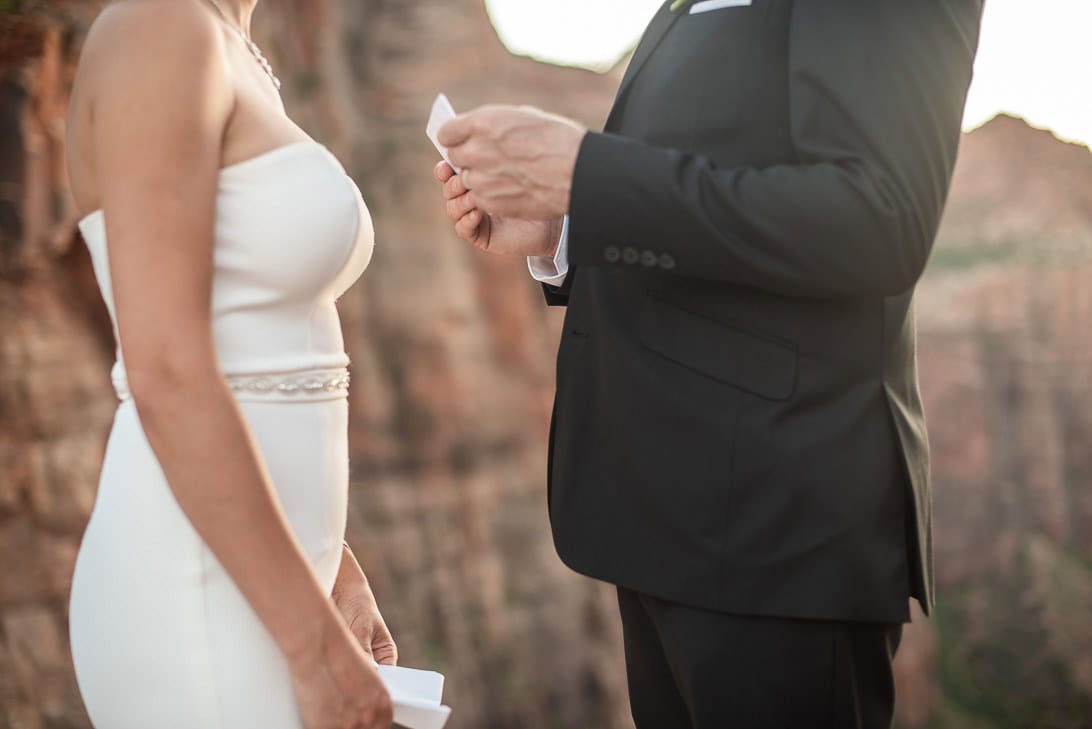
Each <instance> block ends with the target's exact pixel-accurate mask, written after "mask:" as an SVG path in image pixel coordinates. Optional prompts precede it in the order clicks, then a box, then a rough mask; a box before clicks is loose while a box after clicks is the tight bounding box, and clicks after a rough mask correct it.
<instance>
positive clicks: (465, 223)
mask: <svg viewBox="0 0 1092 729" xmlns="http://www.w3.org/2000/svg"><path fill="white" fill-rule="evenodd" d="M433 174H434V175H435V176H436V179H437V180H438V181H439V182H440V184H442V185H443V189H444V199H445V200H446V201H447V216H448V218H450V219H451V221H452V222H453V223H454V224H455V234H456V235H458V236H459V237H460V238H462V239H463V240H465V241H467V242H468V243H470V244H471V245H473V246H475V247H477V248H480V249H482V250H483V251H490V252H491V253H508V254H513V255H520V256H545V257H547V258H552V257H553V255H554V254H555V253H556V252H557V245H558V243H559V242H560V240H561V229H562V219H561V218H554V219H552V220H519V219H517V218H501V217H495V216H492V215H489V214H488V213H485V212H482V210H481V209H480V208H479V207H478V205H477V201H476V199H475V196H474V193H472V192H470V191H469V190H467V189H466V185H465V184H464V183H463V180H462V177H460V176H459V175H456V174H455V171H454V170H453V169H451V165H449V164H448V163H447V162H441V163H440V164H438V165H436V168H435V169H434V170H433Z"/></svg>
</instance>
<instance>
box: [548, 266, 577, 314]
mask: <svg viewBox="0 0 1092 729" xmlns="http://www.w3.org/2000/svg"><path fill="white" fill-rule="evenodd" d="M575 280H576V268H575V267H572V268H570V269H569V275H568V276H566V277H565V283H563V284H561V285H560V286H551V285H550V284H547V283H544V284H542V293H543V294H545V296H546V305H547V306H568V305H569V292H570V291H571V290H572V287H573V281H575Z"/></svg>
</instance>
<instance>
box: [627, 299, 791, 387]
mask: <svg viewBox="0 0 1092 729" xmlns="http://www.w3.org/2000/svg"><path fill="white" fill-rule="evenodd" d="M640 328H641V339H642V341H643V342H644V344H645V346H646V347H648V348H649V349H651V350H652V351H654V352H657V353H659V354H661V355H663V356H664V357H667V358H668V359H670V360H673V361H675V362H677V363H679V364H681V365H684V366H686V367H688V368H690V369H692V370H695V371H696V372H700V373H701V374H703V375H705V376H707V377H711V378H712V379H714V380H718V381H720V382H724V383H727V384H729V385H733V386H735V387H738V388H740V389H743V390H747V391H748V392H752V393H754V394H756V395H761V396H762V397H765V398H768V399H771V400H787V399H788V398H789V396H790V395H792V393H793V390H795V389H796V371H797V361H798V355H797V352H796V350H795V349H793V348H792V347H791V346H789V345H788V344H785V343H782V342H779V341H776V340H774V339H770V338H767V337H764V336H762V335H758V334H752V333H750V332H746V331H743V330H742V329H737V328H736V327H733V326H731V325H729V324H724V323H722V322H719V321H716V320H714V319H710V318H708V317H705V316H702V315H701V314H695V313H691V312H689V311H686V310H684V309H680V308H678V307H677V306H674V305H672V304H668V303H667V302H665V301H660V300H658V299H655V298H650V299H648V301H647V303H646V304H645V307H644V312H643V313H642V316H641V323H640Z"/></svg>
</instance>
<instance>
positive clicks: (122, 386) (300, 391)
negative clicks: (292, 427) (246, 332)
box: [114, 367, 349, 400]
mask: <svg viewBox="0 0 1092 729" xmlns="http://www.w3.org/2000/svg"><path fill="white" fill-rule="evenodd" d="M226 379H227V383H228V386H229V387H230V388H231V389H232V390H233V391H234V392H235V393H237V394H239V395H248V396H256V397H260V398H262V399H266V398H268V399H271V400H296V399H301V398H308V397H315V396H320V395H321V396H326V397H328V396H329V395H330V394H332V393H338V392H346V391H348V389H349V370H348V369H346V368H344V367H340V368H336V369H330V370H308V371H307V372H295V373H292V374H287V375H279V374H278V375H228V376H227V378H226ZM114 390H115V391H117V394H118V399H120V400H128V399H129V398H131V397H132V396H133V395H132V393H131V392H130V391H129V385H128V383H126V382H124V381H119V380H114Z"/></svg>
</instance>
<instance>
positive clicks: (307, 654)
mask: <svg viewBox="0 0 1092 729" xmlns="http://www.w3.org/2000/svg"><path fill="white" fill-rule="evenodd" d="M321 633H322V634H321V636H320V637H318V639H317V640H313V641H309V642H308V644H307V646H306V647H305V648H304V649H303V650H301V651H298V652H296V653H294V654H292V655H289V656H288V661H289V668H290V670H291V673H292V686H293V688H294V689H295V693H296V701H297V703H298V704H299V709H300V717H301V718H302V719H303V725H304V726H305V727H306V729H390V727H391V723H392V722H393V721H394V718H393V708H392V706H391V697H390V694H389V693H388V692H387V688H386V686H384V685H383V682H382V680H381V679H380V678H379V672H378V670H377V669H376V667H375V663H374V662H372V660H371V658H369V657H368V656H367V655H366V654H365V653H364V651H363V649H361V647H360V645H359V644H358V643H357V641H356V639H355V638H354V637H353V636H352V634H351V633H349V629H348V627H347V626H346V625H345V623H344V622H342V620H341V618H340V617H339V616H338V615H336V614H335V613H334V611H333V610H332V609H331V611H330V616H329V619H328V620H325V621H324V625H323V627H322V628H321Z"/></svg>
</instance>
